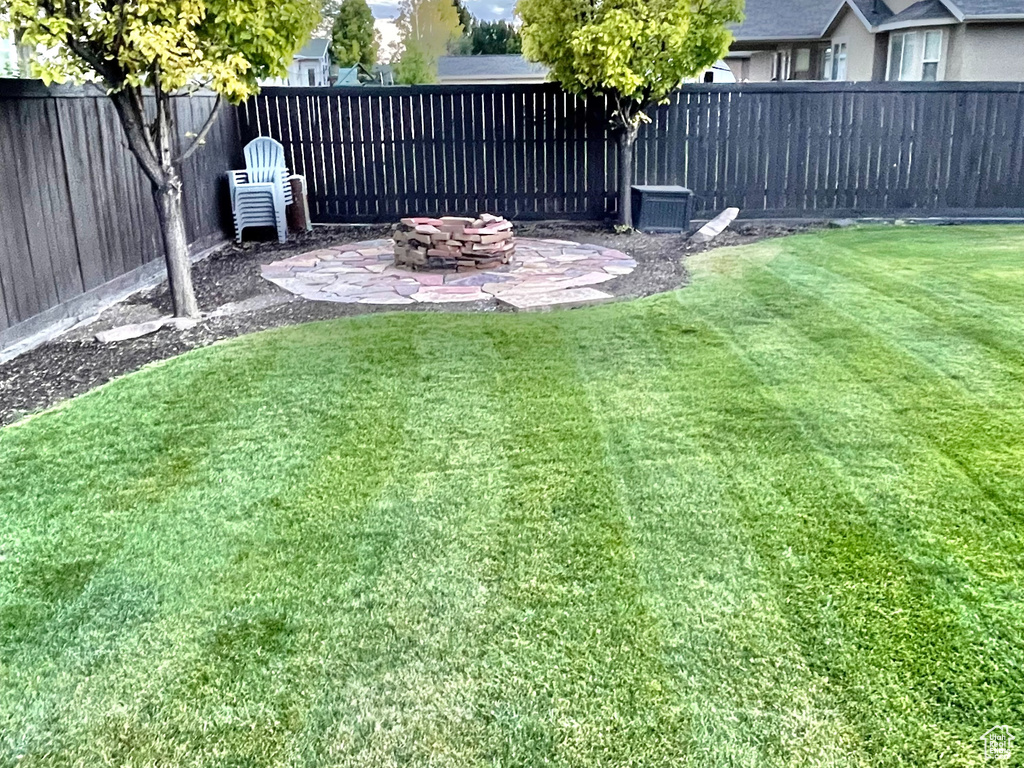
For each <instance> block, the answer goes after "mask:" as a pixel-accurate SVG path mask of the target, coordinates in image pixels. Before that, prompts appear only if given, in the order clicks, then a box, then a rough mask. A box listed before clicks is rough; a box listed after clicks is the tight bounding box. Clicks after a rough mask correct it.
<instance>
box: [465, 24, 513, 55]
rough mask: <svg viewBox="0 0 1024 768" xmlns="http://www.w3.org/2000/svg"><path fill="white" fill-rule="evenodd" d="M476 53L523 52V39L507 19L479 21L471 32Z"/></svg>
mask: <svg viewBox="0 0 1024 768" xmlns="http://www.w3.org/2000/svg"><path fill="white" fill-rule="evenodd" d="M470 40H471V41H472V43H471V45H470V52H471V53H473V54H474V55H481V54H482V55H502V54H505V55H508V54H516V53H522V52H523V39H522V37H521V36H520V35H519V30H517V29H516V28H515V27H514V26H512V24H510V23H509V22H507V21H502V20H499V21H478V22H476V23H475V24H474V25H473V31H472V33H471V34H470Z"/></svg>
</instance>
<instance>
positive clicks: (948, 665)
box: [695, 275, 1013, 760]
mask: <svg viewBox="0 0 1024 768" xmlns="http://www.w3.org/2000/svg"><path fill="white" fill-rule="evenodd" d="M756 282H757V280H756V277H753V276H751V275H747V276H745V278H744V283H743V285H744V286H745V287H747V288H750V286H751V285H754V284H756ZM737 288H738V286H737ZM695 295H697V294H695ZM763 296H765V297H767V299H768V304H767V305H762V311H764V310H767V315H765V316H770V315H771V313H772V312H775V311H778V310H779V308H780V307H792V306H794V303H798V297H797V296H795V295H794V296H786V295H785V293H784V292H780V290H779V288H778V286H776V287H775V289H774V290H772V291H767V292H765V293H764V294H763ZM722 298H723V297H722V296H721V295H719V296H716V297H712V299H713V300H711V301H708V302H707V303H706V304H705V309H706V311H707V313H708V315H709V316H718V317H719V319H720V320H721V321H722V322H723V323H724V324H723V326H722V332H723V333H724V334H727V335H730V336H731V335H732V334H734V333H735V332H736V331H737V329H738V328H742V327H743V326H742V324H741V325H736V324H729V323H728V316H729V311H728V310H729V307H728V304H723V303H722ZM750 298H751V295H750V294H746V295H744V294H743V293H742V292H741V293H739V295H738V297H737V299H738V301H740V302H743V301H749V300H750ZM759 298H760V297H759ZM715 299H717V300H715ZM737 299H734V300H737ZM718 310H723V311H722V312H721V313H720V314H719V313H718ZM801 316H802V317H803V315H801ZM769 331H770V328H769ZM825 334H826V335H827V336H828V338H829V339H830V340H831V341H832V342H834V341H835V339H836V336H835V333H834V332H829V331H827V330H826V331H825ZM782 349H784V350H785V351H786V352H787V353H788V354H790V355H791V359H790V360H789V365H790V366H795V369H796V370H801V369H800V363H799V361H800V360H801V356H799V355H795V354H793V351H792V350H789V349H788V348H787V347H786V346H785V345H782ZM770 351H771V354H772V355H777V354H779V351H780V346H779V345H776V346H775V347H773V348H770ZM803 363H804V364H808V363H811V358H810V357H806V356H805V357H804V358H803ZM752 366H753V367H752V368H751V372H754V371H756V370H757V368H756V364H754V363H752ZM739 377H740V372H739V371H731V372H729V373H728V375H727V376H725V378H724V379H723V382H722V386H725V383H726V381H733V382H735V381H736V380H737V379H738V378H739ZM762 377H763V378H762ZM808 378H809V379H810V380H813V381H817V383H818V385H819V386H820V385H821V383H822V380H821V379H820V378H819V379H814V377H813V370H812V371H811V372H809V374H808ZM695 383H696V382H695ZM704 384H705V386H707V384H708V381H707V379H705V382H704ZM836 385H839V383H838V382H836V383H834V384H833V386H836ZM758 390H761V391H760V392H759V391H758ZM707 391H708V392H709V395H714V394H717V393H718V392H720V391H721V390H720V389H719V388H716V387H715V386H714V384H713V383H712V386H711V387H710V388H709V389H708V390H707ZM749 394H750V396H747V397H744V396H743V393H741V392H733V393H732V394H731V396H730V397H728V398H725V399H723V401H722V404H721V406H720V408H718V409H717V410H719V411H720V413H721V420H720V421H716V422H713V423H714V428H713V429H714V433H715V434H717V435H718V437H719V440H720V441H721V443H720V445H721V448H723V449H724V448H728V449H731V450H729V451H728V452H727V451H723V454H724V456H723V458H725V457H728V459H729V464H731V466H732V467H733V471H734V472H735V473H736V474H735V475H734V482H733V488H734V491H735V492H736V493H738V494H742V495H740V496H739V498H742V499H745V501H746V503H745V505H744V506H745V508H746V509H747V510H748V511H749V514H750V515H751V521H752V523H753V524H754V525H755V526H757V527H760V528H761V529H762V530H763V531H764V532H765V533H769V534H770V537H769V541H774V542H776V543H775V544H774V545H772V546H771V547H769V548H767V549H765V550H763V552H764V554H765V556H766V557H767V556H770V555H771V554H772V553H774V555H775V557H776V558H778V557H779V555H780V554H783V556H784V557H785V558H786V560H787V561H788V562H789V563H791V564H792V565H793V566H796V573H795V575H794V577H793V578H792V580H790V581H789V584H788V585H787V586H789V588H790V589H791V595H792V596H791V599H790V605H791V607H792V608H794V609H796V612H797V615H798V616H800V617H801V618H802V619H803V620H804V621H805V622H806V624H805V626H806V627H807V628H814V627H815V625H817V627H816V632H815V634H818V635H819V638H818V640H817V642H818V643H820V642H821V641H822V640H825V641H826V643H828V642H831V643H838V644H839V645H836V647H834V648H833V649H832V653H831V654H828V655H829V656H831V657H832V658H831V660H830V664H829V665H828V666H826V667H825V669H829V667H831V669H830V670H829V673H830V674H831V676H832V677H833V678H834V677H835V676H836V675H837V674H841V675H843V676H853V677H854V678H855V679H856V678H863V679H862V681H861V682H860V683H859V684H857V685H854V686H853V688H854V690H860V689H861V687H862V686H863V687H864V689H865V690H866V691H869V692H870V698H869V699H865V700H862V705H861V707H858V709H861V710H862V712H861V717H862V718H863V719H864V720H865V721H867V722H868V723H871V724H872V725H871V726H870V728H871V731H872V732H873V736H875V737H877V735H878V733H874V731H875V730H876V729H878V730H879V731H880V732H881V733H885V731H888V732H889V733H888V734H886V735H887V736H891V737H892V738H883V740H882V741H883V743H885V744H886V750H887V752H886V757H889V758H892V757H898V756H899V755H903V756H904V758H905V759H910V760H922V759H939V758H940V757H941V758H942V759H944V760H947V759H952V758H951V757H950V755H951V754H957V755H961V756H965V755H966V756H969V755H970V754H972V752H974V751H976V749H972V745H971V741H972V738H973V736H974V734H976V733H977V732H979V731H977V729H979V728H981V730H984V728H983V727H982V726H984V722H985V721H984V720H982V719H981V717H982V716H988V715H991V713H993V712H995V713H998V712H999V711H1000V710H1001V709H1005V705H1006V704H1007V701H1006V700H1005V699H1001V698H1000V695H999V694H1000V690H999V689H1000V686H1012V685H1013V682H1012V680H1011V679H1009V678H1008V677H1007V675H1006V671H1005V670H1003V669H1000V668H999V664H998V662H996V663H993V664H987V663H986V661H987V659H986V653H985V648H984V645H985V643H984V642H983V641H981V640H980V639H978V638H975V639H974V640H973V641H972V640H971V638H969V637H965V636H964V634H963V632H962V631H961V628H960V627H959V626H958V617H957V616H956V615H955V614H950V613H949V611H948V610H947V609H944V608H943V607H942V604H941V603H942V600H941V599H939V593H937V592H935V591H934V590H933V589H931V588H929V587H930V582H931V581H934V580H935V578H936V574H934V573H931V574H929V573H927V572H923V571H922V570H921V569H920V568H918V567H916V566H915V565H914V564H913V563H910V562H907V561H905V560H903V559H902V558H900V557H898V556H894V554H895V553H894V552H893V551H892V547H893V544H894V542H891V541H888V539H887V538H886V536H885V534H884V533H883V531H882V530H879V529H878V528H877V527H876V526H877V523H876V522H871V517H872V515H871V514H870V513H869V508H865V507H864V506H863V505H861V504H859V503H858V502H857V501H856V500H855V498H853V497H852V496H851V491H850V489H849V486H848V482H847V480H846V479H845V478H844V476H843V474H836V473H837V472H839V473H842V468H841V467H840V466H836V464H835V463H834V462H831V461H830V462H827V463H825V462H822V461H821V458H822V457H820V456H818V455H815V452H814V450H813V447H812V446H805V445H804V444H803V443H804V442H805V440H804V433H805V430H806V426H805V425H803V424H802V421H801V418H800V415H799V414H797V413H793V414H792V418H793V427H792V428H790V429H784V428H782V423H781V422H780V423H779V424H777V425H774V426H772V425H771V419H772V418H788V416H787V414H788V411H787V406H788V403H787V402H786V397H787V395H788V394H789V391H788V389H787V388H786V387H785V386H784V383H783V382H780V381H778V379H777V378H772V376H771V375H770V374H769V375H765V374H761V373H760V372H759V373H758V377H757V378H755V379H753V380H752V381H750V384H749ZM764 398H768V399H767V400H765V399H764ZM743 399H745V400H747V402H748V403H749V405H748V408H752V409H757V410H762V411H763V418H760V419H758V418H751V414H750V413H749V412H748V413H745V414H744V415H745V418H744V422H743V423H745V424H747V425H752V426H758V425H762V424H763V425H767V426H768V427H769V429H768V430H767V431H766V432H764V433H763V435H760V436H759V435H758V434H757V433H755V434H742V433H740V434H732V433H733V429H732V427H733V425H734V424H736V422H735V420H734V417H735V412H736V408H737V405H738V402H737V401H738V400H743ZM759 400H760V401H762V402H758V401H759ZM715 410H716V409H709V411H708V414H707V415H708V416H710V415H712V414H714V412H715ZM837 416H839V417H840V418H842V414H841V413H840V414H837ZM786 432H790V435H788V436H787V435H786ZM759 439H763V441H764V442H763V443H762V445H763V446H764V448H763V450H768V451H770V452H771V455H772V456H773V463H775V464H777V465H778V466H777V467H776V468H775V470H774V471H773V472H771V473H770V474H769V476H770V478H771V482H770V483H769V484H767V486H766V484H765V482H764V479H763V478H762V479H761V481H760V486H759V485H758V483H757V482H756V481H755V480H754V479H753V477H752V478H751V479H750V481H749V485H748V484H747V483H745V482H743V480H744V475H745V474H746V473H747V472H748V471H749V470H748V467H750V468H753V467H755V466H756V463H757V461H758V459H757V449H756V446H757V444H758V440H759ZM729 454H731V455H729ZM748 455H749V456H748ZM748 462H749V464H748ZM755 474H756V473H755ZM762 474H763V473H762ZM772 486H774V487H775V488H776V489H777V491H776V492H775V494H779V496H777V497H776V498H773V496H775V494H773V493H771V492H770V489H771V487H772ZM775 505H778V508H781V509H788V510H791V511H789V512H788V513H786V514H783V515H780V514H768V510H771V509H772V507H773V506H775ZM790 547H792V549H793V550H795V552H793V553H792V554H791V550H790ZM793 554H795V555H796V557H795V558H794V557H793ZM782 562H783V561H781V559H780V564H781V563H782ZM825 574H828V575H829V576H828V582H831V583H844V584H845V585H846V586H847V591H846V592H845V594H842V595H835V596H834V598H835V600H834V603H833V604H829V605H827V606H825V607H824V608H825V609H824V610H823V607H822V606H821V605H820V604H819V605H815V599H814V597H813V596H812V594H811V593H817V595H818V596H819V599H820V595H821V592H820V591H819V590H818V588H819V587H820V586H822V585H820V584H818V583H816V578H815V577H820V576H821V575H825ZM808 587H812V589H811V590H810V593H809V590H808ZM802 603H803V604H802ZM885 605H893V606H900V608H899V610H895V611H891V612H890V611H884V610H879V609H880V608H881V607H882V606H885ZM829 615H832V616H834V617H835V619H836V620H838V624H836V625H835V626H833V627H829V626H828V623H827V622H825V621H822V620H821V619H822V618H823V617H827V616H829ZM872 615H874V616H876V617H877V619H878V620H879V621H878V623H877V624H876V623H875V622H872V621H866V620H865V619H866V617H870V616H872ZM833 623H834V622H833ZM830 634H831V635H832V637H831V638H829V637H828V636H829V635H830ZM836 634H839V635H840V637H838V638H837V637H835V635H836ZM842 635H848V636H849V637H848V639H847V640H846V641H843V640H842ZM844 642H845V643H852V645H853V647H857V648H860V649H862V650H861V651H860V652H859V653H858V654H857V656H856V657H851V658H850V659H849V661H850V662H854V663H853V664H851V665H849V666H848V665H847V664H846V663H845V662H846V661H847V659H846V658H845V657H844V656H843V655H839V654H838V652H840V651H841V650H842V643H844ZM808 652H809V653H810V654H811V655H812V657H813V656H814V655H815V648H814V647H813V646H808ZM961 654H962V655H961ZM822 655H824V654H822ZM872 656H874V657H875V658H874V661H873V662H871V661H869V659H870V657H872ZM862 657H868V658H862ZM837 662H838V663H837ZM865 662H867V663H869V664H870V663H874V664H877V665H878V672H874V671H869V668H868V667H865V666H863V665H864V663H865ZM922 665H924V666H922ZM858 667H860V669H858ZM879 672H880V673H881V674H879ZM886 678H888V680H887V679H886ZM849 682H854V681H849ZM959 690H970V691H971V692H972V698H974V699H975V701H974V704H973V707H974V709H973V711H972V709H971V708H968V709H967V711H965V712H962V713H960V712H956V713H954V712H952V711H950V710H948V709H947V708H946V703H945V702H946V700H947V699H948V697H949V696H950V695H952V694H953V691H959ZM851 699H852V701H857V700H859V697H851ZM993 699H995V700H994V701H993ZM886 708H888V709H891V710H892V711H891V712H890V713H889V715H888V718H887V720H888V722H882V721H881V718H882V717H884V715H880V714H879V710H880V709H886ZM996 716H998V715H996ZM900 718H902V719H905V720H907V721H908V722H911V723H917V724H918V725H919V726H922V725H923V726H924V727H923V728H922V729H921V731H920V733H919V734H916V736H917V737H918V738H917V739H914V740H912V741H910V742H907V743H904V744H900V743H899V741H898V739H897V738H895V737H896V736H897V734H896V733H895V731H894V729H893V728H892V726H891V725H890V724H889V723H891V722H892V721H893V720H896V719H900ZM940 721H946V724H945V728H946V730H943V729H940V728H936V726H937V725H938V723H939V722H940ZM931 730H934V733H930V731H931ZM904 731H905V729H904ZM865 735H867V734H865ZM900 735H902V736H904V737H905V735H906V734H905V732H904V733H903V734H900ZM886 742H888V743H886ZM915 742H917V743H915ZM928 742H933V746H932V747H931V748H930V749H929V748H928V747H926V746H925V745H926V744H927V743H928ZM922 747H924V748H925V750H926V751H924V752H923V753H922V752H921V749H922ZM964 759H967V758H966V757H964Z"/></svg>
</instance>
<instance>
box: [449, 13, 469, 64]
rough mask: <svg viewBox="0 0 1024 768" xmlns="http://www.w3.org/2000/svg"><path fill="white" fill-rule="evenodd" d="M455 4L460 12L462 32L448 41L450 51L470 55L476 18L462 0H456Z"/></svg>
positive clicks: (453, 54) (455, 54) (460, 54)
mask: <svg viewBox="0 0 1024 768" xmlns="http://www.w3.org/2000/svg"><path fill="white" fill-rule="evenodd" d="M454 5H455V11H456V13H458V14H459V24H461V25H462V34H461V35H460V36H459V37H455V38H452V40H451V41H450V42H449V43H448V53H449V54H451V55H452V56H468V55H469V54H471V53H472V52H473V38H472V30H473V24H474V22H475V19H474V18H473V14H471V13H470V12H469V8H467V7H466V4H465V3H463V2H462V0H454Z"/></svg>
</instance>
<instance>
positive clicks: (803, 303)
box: [0, 227, 1024, 768]
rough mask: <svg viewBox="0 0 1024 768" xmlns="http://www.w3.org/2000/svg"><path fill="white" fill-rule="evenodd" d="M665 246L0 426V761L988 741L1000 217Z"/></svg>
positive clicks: (1008, 468)
mask: <svg viewBox="0 0 1024 768" xmlns="http://www.w3.org/2000/svg"><path fill="white" fill-rule="evenodd" d="M690 266H691V269H692V271H693V283H692V285H691V286H690V287H688V288H686V289H684V290H681V291H678V292H675V293H672V294H666V295H662V296H657V297H653V298H649V299H644V300H641V301H636V302H627V303H620V304H614V305H608V306H604V307H598V308H592V309H586V310H579V311H572V312H553V313H549V314H541V315H512V314H497V315H495V314H458V315H453V314H437V313H395V314H388V315H375V316H367V317H361V318H358V319H350V320H341V321H334V322H329V323H321V324H315V325H309V326H303V327H296V328H289V329H285V330H281V331H275V332H270V333H264V334H258V335H254V336H250V337H247V338H243V339H240V340H238V341H235V342H231V343H228V344H223V345H218V346H216V347H212V348H208V349H203V350H199V351H196V352H192V353H189V354H187V355H185V356H183V357H180V358H177V359H175V360H172V361H170V362H167V363H164V364H161V365H157V366H154V367H151V368H148V369H146V370H144V371H142V372H140V373H137V374H135V375H132V376H129V377H127V378H125V379H122V380H120V381H117V382H115V383H113V384H111V385H108V386H106V387H103V388H101V389H99V390H97V391H95V392H93V393H90V394H89V395H86V396H84V397H81V398H79V399H77V400H76V401H74V402H72V403H70V404H69V405H67V406H65V407H61V408H57V409H55V410H53V411H50V412H48V413H45V414H42V415H40V416H37V417H35V418H32V419H29V420H28V421H26V422H23V423H22V424H20V425H16V426H13V427H8V428H6V429H3V430H0V765H2V766H19V767H25V766H43V765H46V766H50V765H54V766H56V765H60V766H100V765H110V766H158V765H159V766H191V765H206V766H237V767H241V766H279V765H280V766H360V767H371V768H372V767H376V766H405V765H415V766H477V765H479V766H495V767H497V766H501V767H502V768H507V767H510V766H524V768H525V767H528V766H529V767H531V768H532V767H533V766H544V765H559V766H595V765H603V766H615V767H616V768H618V767H621V766H642V767H643V768H652V767H655V766H680V765H684V766H691V765H692V766H701V767H703V766H832V765H834V766H848V765H849V766H883V765H907V766H962V765H982V764H984V759H983V756H982V742H981V735H982V734H983V733H984V731H986V730H987V729H988V728H990V727H992V726H994V725H999V724H1006V725H1009V726H1010V727H1011V728H1013V729H1015V730H1016V732H1017V734H1018V741H1020V742H1021V744H1022V747H1024V602H1022V585H1024V229H1018V228H1004V227H979V228H966V227H964V228H920V229H906V228H904V229H894V228H884V229H882V228H879V229H863V230H854V231H850V230H844V231H830V232H825V233H820V234H809V235H802V236H798V237H792V238H787V239H784V240H774V241H769V242H765V243H762V244H759V245H756V246H751V247H747V248H742V249H730V250H718V251H714V252H711V253H708V254H705V255H702V256H700V257H697V258H695V259H693V260H692V261H691V264H690ZM1021 751H1024V749H1022V750H1021ZM1019 760H1020V756H1019V755H1015V756H1014V759H1013V760H1012V761H1011V765H1014V764H1018V762H1017V761H1019Z"/></svg>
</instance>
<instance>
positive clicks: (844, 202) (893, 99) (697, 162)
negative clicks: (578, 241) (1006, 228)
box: [239, 83, 1024, 222]
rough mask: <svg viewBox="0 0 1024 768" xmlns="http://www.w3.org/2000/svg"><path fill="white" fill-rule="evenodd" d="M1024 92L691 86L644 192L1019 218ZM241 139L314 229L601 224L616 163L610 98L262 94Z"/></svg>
mask: <svg viewBox="0 0 1024 768" xmlns="http://www.w3.org/2000/svg"><path fill="white" fill-rule="evenodd" d="M1022 90H1024V86H1022V84H1020V83H912V84H908V83H765V84H743V85H691V86H686V87H684V88H683V89H682V90H681V91H679V92H678V93H676V94H674V95H673V96H672V97H671V99H670V100H669V102H668V103H667V104H664V105H661V106H659V107H657V108H655V109H652V110H651V111H650V117H651V122H650V123H649V124H647V125H645V126H644V127H643V128H642V129H641V132H640V136H639V139H638V141H637V146H636V150H635V153H634V154H635V164H636V165H635V173H636V180H637V182H638V183H646V184H682V185H684V186H687V187H689V188H690V189H692V190H693V191H694V194H695V201H696V206H697V208H696V213H697V214H698V215H699V214H706V213H711V212H714V211H717V210H720V209H722V208H724V207H726V206H731V205H734V206H737V207H739V208H740V209H741V211H742V212H743V214H744V215H746V216H769V217H770V216H775V217H782V216H785V217H821V216H839V215H843V216H847V215H908V214H909V215H950V214H958V215H975V214H976V215H982V214H984V215H1013V216H1020V215H1024V184H1022V182H1021V171H1022V158H1024V133H1022V132H1021V131H1019V129H1018V126H1020V125H1022V124H1024V93H1022ZM239 119H240V123H241V130H242V133H243V135H244V136H245V137H247V138H248V137H252V136H256V135H270V136H274V137H275V138H277V139H278V140H279V141H281V142H282V143H283V144H284V145H285V147H286V149H287V151H288V153H289V156H290V159H291V164H292V166H293V167H294V168H295V169H296V172H299V173H304V174H305V175H306V179H307V182H308V184H309V188H310V203H311V211H312V214H313V218H314V220H315V221H319V222H337V221H388V220H393V219H394V218H395V217H397V216H399V215H402V214H405V213H411V212H420V213H446V212H447V213H471V212H474V211H478V210H495V211H499V212H501V213H503V214H504V215H506V216H511V217H515V218H552V217H556V218H603V217H607V216H611V215H614V213H615V211H616V207H617V197H618V195H617V192H616V190H617V178H618V162H617V156H616V152H615V146H614V136H613V134H612V133H611V132H610V130H609V121H608V107H607V104H606V103H605V102H604V100H602V99H593V98H592V99H589V100H583V99H581V98H579V97H577V96H574V95H572V94H566V93H564V92H562V91H561V90H559V89H558V88H557V87H555V86H552V85H542V86H497V87H494V86H420V87H397V88H381V87H367V88H335V89H329V90H328V89H323V88H268V89H265V90H264V91H263V93H262V94H260V96H258V97H256V98H255V99H252V100H250V101H249V102H247V103H246V104H245V105H244V106H243V107H242V108H241V109H240V110H239Z"/></svg>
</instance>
